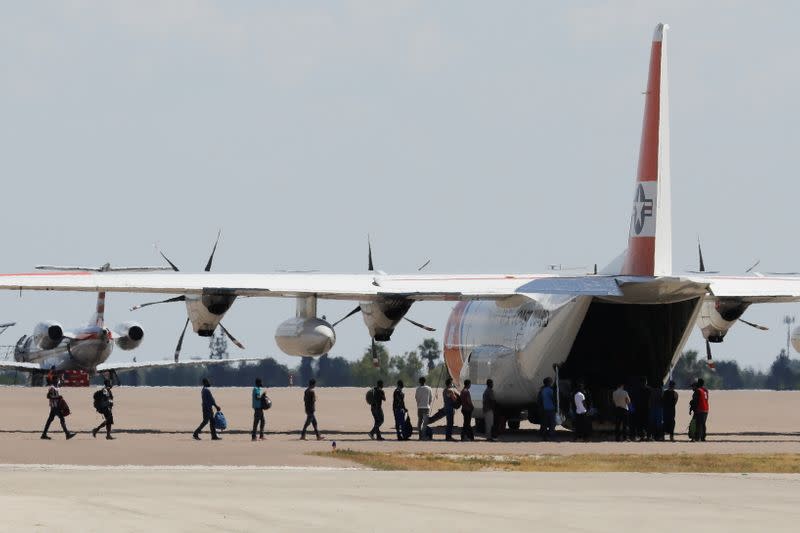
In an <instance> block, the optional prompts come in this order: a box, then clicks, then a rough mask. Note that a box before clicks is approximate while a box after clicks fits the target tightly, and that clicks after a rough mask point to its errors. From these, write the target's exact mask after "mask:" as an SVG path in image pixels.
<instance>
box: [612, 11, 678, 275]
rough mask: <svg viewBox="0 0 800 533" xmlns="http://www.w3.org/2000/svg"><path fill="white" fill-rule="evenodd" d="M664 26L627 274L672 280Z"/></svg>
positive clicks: (651, 78) (648, 106) (647, 112)
mask: <svg viewBox="0 0 800 533" xmlns="http://www.w3.org/2000/svg"><path fill="white" fill-rule="evenodd" d="M668 29H669V26H667V25H666V24H659V25H658V26H656V30H655V33H654V35H653V43H652V46H651V48H650V69H649V74H648V78H647V93H646V95H645V104H644V121H643V123H642V141H641V145H640V148H639V167H638V171H637V173H636V188H635V192H634V196H633V213H632V214H631V227H630V233H629V234H628V250H627V252H626V253H625V262H624V265H623V267H622V274H624V275H631V276H668V275H671V274H672V213H671V211H672V207H671V201H670V175H669V94H668V89H667V85H668V76H667V30H668Z"/></svg>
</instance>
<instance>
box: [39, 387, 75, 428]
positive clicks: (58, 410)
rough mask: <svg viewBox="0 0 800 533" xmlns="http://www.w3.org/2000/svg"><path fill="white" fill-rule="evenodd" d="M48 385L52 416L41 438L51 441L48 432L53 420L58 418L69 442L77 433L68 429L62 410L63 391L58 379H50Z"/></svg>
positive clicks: (48, 399)
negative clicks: (60, 388) (59, 386)
mask: <svg viewBox="0 0 800 533" xmlns="http://www.w3.org/2000/svg"><path fill="white" fill-rule="evenodd" d="M47 384H48V385H50V388H49V389H47V401H48V403H49V404H50V415H49V416H48V417H47V422H46V423H45V425H44V431H42V436H41V438H42V439H44V440H50V437H48V436H47V430H49V429H50V424H51V423H52V422H53V420H54V419H55V418H56V417H58V421H59V422H61V429H63V430H64V435H65V436H66V437H67V440H69V439H71V438H72V437H74V436H75V433H72V432H70V431H69V430H68V429H67V423H66V421H65V420H64V412H63V410H62V403H63V398H61V391H60V390H59V388H58V378H56V377H50V378H48V381H47Z"/></svg>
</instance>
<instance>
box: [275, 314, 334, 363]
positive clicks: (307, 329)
mask: <svg viewBox="0 0 800 533" xmlns="http://www.w3.org/2000/svg"><path fill="white" fill-rule="evenodd" d="M275 342H276V343H277V344H278V347H279V348H280V349H281V351H283V353H285V354H287V355H299V356H313V355H322V354H325V353H328V352H329V351H330V349H331V348H333V345H334V344H335V343H336V333H335V332H334V331H333V327H332V326H331V325H330V324H329V323H327V322H326V321H324V320H322V319H321V318H316V317H311V318H305V317H294V318H290V319H289V320H286V321H285V322H283V323H281V325H280V326H278V329H277V330H275Z"/></svg>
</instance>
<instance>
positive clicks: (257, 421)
mask: <svg viewBox="0 0 800 533" xmlns="http://www.w3.org/2000/svg"><path fill="white" fill-rule="evenodd" d="M266 423H267V421H266V419H265V418H264V410H263V409H261V408H260V407H259V408H256V409H253V433H251V436H252V437H253V438H256V429H257V428H258V427H259V426H260V427H261V429H260V430H259V436H260V437H261V438H264V425H265V424H266Z"/></svg>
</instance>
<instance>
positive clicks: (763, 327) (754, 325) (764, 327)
mask: <svg viewBox="0 0 800 533" xmlns="http://www.w3.org/2000/svg"><path fill="white" fill-rule="evenodd" d="M739 322H742V323H744V324H747V325H748V326H750V327H752V328H756V329H760V330H761V331H768V330H769V328H768V327H767V326H762V325H761V324H756V323H755V322H750V321H748V320H745V319H743V318H740V319H739Z"/></svg>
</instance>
